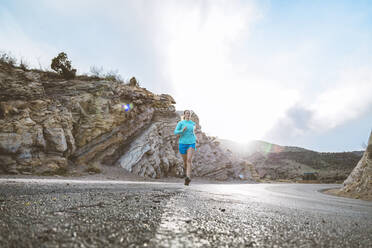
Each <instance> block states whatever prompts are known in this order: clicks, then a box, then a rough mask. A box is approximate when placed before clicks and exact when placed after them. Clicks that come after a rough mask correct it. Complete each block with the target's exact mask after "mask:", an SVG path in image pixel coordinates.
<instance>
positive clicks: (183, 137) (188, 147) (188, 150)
mask: <svg viewBox="0 0 372 248" xmlns="http://www.w3.org/2000/svg"><path fill="white" fill-rule="evenodd" d="M190 117H191V112H190V110H185V111H184V112H183V120H181V121H180V122H178V123H177V127H176V129H175V130H174V134H175V135H180V138H179V140H178V149H179V151H180V153H181V156H182V159H183V164H184V171H185V172H186V178H185V185H187V186H188V185H189V184H190V182H191V169H192V155H193V153H194V151H196V148H195V143H196V142H198V140H197V138H196V135H195V128H196V124H195V122H193V121H192V120H190Z"/></svg>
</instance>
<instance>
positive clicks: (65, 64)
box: [50, 52, 76, 79]
mask: <svg viewBox="0 0 372 248" xmlns="http://www.w3.org/2000/svg"><path fill="white" fill-rule="evenodd" d="M50 67H51V68H52V69H53V70H55V71H56V72H57V73H59V74H60V75H61V76H62V77H64V78H66V79H72V78H74V77H75V76H76V69H73V68H72V67H71V61H70V60H68V59H67V54H66V53H64V52H61V53H60V54H58V56H57V57H55V58H53V59H52V64H51V65H50Z"/></svg>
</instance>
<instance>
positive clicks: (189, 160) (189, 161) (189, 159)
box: [186, 147, 194, 178]
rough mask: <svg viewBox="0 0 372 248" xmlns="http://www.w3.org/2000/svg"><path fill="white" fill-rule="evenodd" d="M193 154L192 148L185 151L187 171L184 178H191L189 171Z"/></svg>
mask: <svg viewBox="0 0 372 248" xmlns="http://www.w3.org/2000/svg"><path fill="white" fill-rule="evenodd" d="M193 154H194V148H192V147H190V148H189V149H187V170H186V176H187V177H188V178H191V169H192V155H193Z"/></svg>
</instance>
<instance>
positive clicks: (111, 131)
mask: <svg viewBox="0 0 372 248" xmlns="http://www.w3.org/2000/svg"><path fill="white" fill-rule="evenodd" d="M49 74H50V73H45V72H40V71H23V70H21V69H17V68H14V67H11V66H9V65H6V64H0V173H6V174H9V173H14V174H18V173H23V174H60V173H66V172H68V170H69V169H71V168H74V167H88V166H90V165H92V164H99V165H100V166H120V167H122V168H125V169H126V170H128V171H130V172H132V173H134V174H137V175H141V176H144V177H151V178H162V177H167V176H178V175H181V174H183V161H182V158H181V156H180V154H179V153H178V140H177V137H176V136H175V135H174V134H173V131H174V129H175V127H176V125H177V122H178V121H179V120H180V114H179V113H177V112H176V111H175V107H174V104H175V101H174V99H173V98H172V97H171V96H170V95H167V94H161V95H156V94H153V93H152V92H150V91H148V90H146V89H145V88H141V87H139V86H138V83H137V82H136V80H135V79H134V78H133V79H132V80H131V83H129V84H123V83H120V82H116V81H107V80H103V79H92V78H87V77H85V78H84V77H80V78H79V77H77V78H76V79H74V80H63V79H60V78H58V77H56V76H53V75H49ZM192 118H193V120H194V121H195V122H196V123H197V135H198V137H199V140H200V147H198V152H196V153H195V156H194V160H193V161H194V168H193V174H194V176H202V177H210V178H214V179H219V180H228V179H246V180H249V179H250V178H251V177H250V171H249V167H248V166H247V165H246V164H245V162H243V161H241V160H239V159H236V158H234V157H233V156H232V154H231V152H228V151H226V150H225V149H223V148H221V147H220V145H219V143H218V142H217V141H215V140H214V139H213V138H211V137H207V136H206V135H205V134H204V133H203V132H202V131H201V127H200V125H199V119H198V117H197V116H196V115H195V114H194V115H193V116H192Z"/></svg>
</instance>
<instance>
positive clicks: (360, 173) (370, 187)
mask: <svg viewBox="0 0 372 248" xmlns="http://www.w3.org/2000/svg"><path fill="white" fill-rule="evenodd" d="M340 194H344V195H347V196H352V197H356V198H362V199H368V200H372V132H371V134H370V137H369V141H368V146H367V149H366V151H365V152H364V154H363V157H362V158H361V160H360V161H359V162H358V164H357V165H356V167H355V168H354V170H353V171H352V172H351V174H350V175H349V177H348V178H347V179H346V180H345V182H344V185H343V188H342V189H341V190H340Z"/></svg>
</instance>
